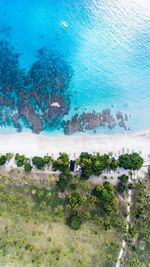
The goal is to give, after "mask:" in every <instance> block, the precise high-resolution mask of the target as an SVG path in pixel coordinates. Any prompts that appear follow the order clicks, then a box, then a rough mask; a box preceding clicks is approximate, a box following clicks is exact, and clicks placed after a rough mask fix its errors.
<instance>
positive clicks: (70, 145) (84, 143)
mask: <svg viewBox="0 0 150 267" xmlns="http://www.w3.org/2000/svg"><path fill="white" fill-rule="evenodd" d="M123 148H124V149H125V152H127V151H128V149H129V151H130V152H132V150H134V151H137V152H140V151H142V155H143V156H145V155H148V154H150V130H149V131H145V132H137V133H125V134H113V135H88V134H83V133H81V134H80V135H78V136H64V135H57V136H47V135H41V134H40V135H36V134H33V133H14V134H0V153H6V152H13V153H16V152H18V153H22V154H25V155H27V156H30V157H31V156H34V155H41V156H43V155H45V154H46V153H48V154H50V155H51V154H53V156H54V157H57V156H58V154H59V152H67V153H68V154H70V157H74V153H75V155H76V156H78V155H79V154H80V153H81V152H86V151H87V152H90V153H93V152H100V153H105V152H110V151H113V152H114V153H116V154H118V153H119V152H120V153H121V152H122V149H123Z"/></svg>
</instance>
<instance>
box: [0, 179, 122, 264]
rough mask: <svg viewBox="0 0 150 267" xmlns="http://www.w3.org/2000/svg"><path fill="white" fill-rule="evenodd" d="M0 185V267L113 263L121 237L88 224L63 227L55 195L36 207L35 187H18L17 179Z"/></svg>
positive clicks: (93, 223)
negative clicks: (49, 201)
mask: <svg viewBox="0 0 150 267" xmlns="http://www.w3.org/2000/svg"><path fill="white" fill-rule="evenodd" d="M0 182H1V183H0V266H1V267H4V266H5V267H6V266H7V267H31V266H34V267H36V266H39V267H60V266H61V267H93V266H94V267H101V266H113V265H114V263H115V261H116V258H117V255H118V252H119V245H120V242H121V238H122V237H121V234H119V233H117V231H115V230H108V231H105V230H104V229H102V228H101V226H100V225H99V224H98V223H96V222H92V221H91V220H90V221H88V222H85V223H84V224H82V226H81V229H80V230H78V231H73V230H71V229H70V228H69V227H68V226H67V225H66V224H65V217H64V211H63V205H61V202H63V197H62V199H61V198H59V197H57V196H56V195H55V194H54V195H53V197H52V196H51V205H50V206H45V204H44V202H43V203H40V206H39V203H37V202H36V201H35V199H34V197H32V195H34V190H31V189H32V187H33V184H32V187H31V185H29V184H28V185H24V186H20V181H19V180H18V178H17V180H16V181H14V180H13V181H12V180H11V178H9V179H8V178H4V177H1V179H0ZM34 187H35V184H34ZM58 203H59V205H58Z"/></svg>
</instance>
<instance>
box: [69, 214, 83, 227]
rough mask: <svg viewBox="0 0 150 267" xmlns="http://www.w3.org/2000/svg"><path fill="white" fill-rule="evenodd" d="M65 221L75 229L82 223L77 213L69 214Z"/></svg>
mask: <svg viewBox="0 0 150 267" xmlns="http://www.w3.org/2000/svg"><path fill="white" fill-rule="evenodd" d="M66 222H67V224H68V226H69V227H70V228H72V229H73V230H75V231H77V230H79V229H80V226H81V224H82V220H81V218H80V217H79V216H78V215H77V214H73V215H71V216H70V217H69V218H67V220H66Z"/></svg>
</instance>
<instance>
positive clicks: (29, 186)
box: [0, 153, 150, 267]
mask: <svg viewBox="0 0 150 267" xmlns="http://www.w3.org/2000/svg"><path fill="white" fill-rule="evenodd" d="M12 157H13V155H12V154H10V153H7V154H6V155H1V156H0V165H1V166H3V165H5V164H7V162H8V161H9V160H10V159H12ZM15 162H16V165H17V167H19V168H20V167H21V168H23V169H24V171H25V172H24V173H26V175H27V177H28V178H27V177H25V176H23V179H22V178H19V176H17V177H16V178H15V176H13V178H12V177H11V172H10V175H9V177H5V176H1V178H0V181H1V183H0V222H1V226H0V229H1V230H0V253H1V254H0V255H1V258H2V260H1V262H2V264H3V265H2V266H5V263H7V262H8V260H9V261H10V262H11V265H10V266H13V267H17V266H18V267H19V266H20V265H19V264H20V261H21V262H22V266H23V264H24V266H40V267H42V266H43V265H42V264H43V262H44V264H45V266H75V267H76V266H79V267H80V266H91V267H92V266H113V264H114V263H115V262H116V259H117V253H118V249H119V246H118V243H117V242H118V240H117V234H116V233H118V236H120V240H121V239H122V237H123V235H124V233H125V217H126V193H127V192H128V189H129V188H130V189H131V190H132V191H133V195H134V202H133V206H132V221H131V224H130V226H129V233H128V235H127V237H126V238H127V241H128V249H127V251H126V258H125V259H124V262H125V266H142V260H143V257H145V259H144V260H145V264H148V261H149V258H148V257H149V256H148V251H149V248H150V246H149V232H148V229H149V226H150V222H149V220H148V215H149V210H148V200H149V198H148V189H147V187H145V184H144V183H143V182H139V181H138V182H137V183H131V182H130V183H129V176H130V175H131V173H132V171H135V170H139V169H140V168H141V167H142V165H143V159H142V157H141V156H140V155H139V154H137V153H132V154H124V155H121V156H120V157H119V158H118V159H115V158H113V157H112V156H111V155H109V154H104V155H100V154H96V155H92V154H89V153H81V155H80V157H79V158H78V159H77V160H76V164H78V165H79V166H80V168H81V170H80V172H76V173H75V172H74V173H72V172H71V171H70V160H69V157H68V155H67V154H66V153H60V155H59V157H58V158H57V160H54V159H53V158H52V157H50V156H49V155H46V156H44V157H39V156H35V157H33V158H32V159H29V158H27V157H26V156H25V155H19V154H16V155H15ZM33 168H35V169H38V170H40V171H41V173H42V171H43V170H44V169H45V168H50V169H52V170H53V171H54V172H56V173H57V175H56V176H53V174H51V175H49V179H47V180H46V181H45V182H42V184H41V183H40V180H37V181H36V182H33V179H32V172H31V171H32V169H33ZM117 168H121V169H122V170H123V169H127V170H129V174H128V175H127V174H126V175H125V174H123V175H118V182H117V184H115V185H112V184H111V183H110V182H108V181H107V177H106V176H105V177H103V181H102V182H101V184H98V185H93V184H91V183H90V182H89V181H88V178H89V177H90V176H91V175H92V174H95V175H97V176H99V175H100V174H102V173H103V171H104V170H116V169H117ZM126 173H127V172H126ZM33 174H34V172H33ZM30 175H31V177H30ZM8 219H9V221H10V223H8ZM21 224H22V225H21ZM56 224H59V226H58V229H57V230H56V233H57V231H58V232H59V228H61V229H63V230H62V232H59V235H61V236H63V231H65V233H67V235H68V234H69V235H71V236H72V237H73V235H74V236H75V237H76V238H79V235H78V232H79V233H80V231H81V232H82V231H83V232H84V230H85V232H84V235H85V234H86V233H87V232H88V231H89V229H90V231H91V229H92V231H95V232H94V233H95V234H94V235H98V236H99V238H100V236H101V235H102V233H103V235H105V237H106V236H107V232H109V233H110V235H112V233H113V235H114V236H115V235H116V239H115V237H114V236H113V239H111V240H113V242H112V241H111V242H109V241H108V242H103V248H101V250H102V253H100V252H99V251H98V250H97V249H98V248H99V245H98V239H97V238H96V237H95V236H94V237H93V241H92V245H93V246H95V250H94V251H93V248H92V247H90V250H92V251H93V252H92V253H91V252H90V251H88V253H89V256H87V255H86V258H82V259H80V260H79V261H78V257H76V256H75V255H74V251H75V249H74V250H73V251H72V252H71V254H69V253H70V252H69V250H67V253H66V254H65V252H64V251H63V249H64V248H61V249H60V248H56V247H55V246H56V245H55V244H54V243H53V244H51V227H53V226H54V225H55V226H56ZM16 225H18V229H19V231H18V232H17V228H16ZM40 225H42V228H41V227H40ZM52 225H53V226H52ZM23 226H24V227H25V229H24V228H23ZM26 227H27V228H28V227H29V228H31V229H32V230H30V231H29V232H30V236H29V237H27V233H26ZM45 227H46V229H49V227H50V229H49V230H47V231H46V233H45V232H44V230H43V229H45ZM33 229H34V230H33ZM39 229H40V230H39ZM94 229H96V230H94ZM72 230H74V231H72ZM14 231H16V233H15V232H14ZM70 231H71V232H70ZM71 233H72V234H71ZM73 233H74V234H73ZM31 236H32V238H31ZM4 237H6V238H4ZM59 238H60V236H59ZM59 238H58V239H59ZM89 238H90V236H89ZM95 238H96V239H95ZM94 239H95V240H97V241H94ZM105 239H106V238H105ZM106 240H107V239H106ZM115 240H116V242H115ZM37 242H42V243H41V244H38V245H37ZM43 242H44V243H43ZM61 242H62V241H61ZM63 242H64V237H63ZM70 242H71V239H70ZM90 242H91V240H90V239H89V240H88V246H89V243H90ZM93 242H96V243H95V244H93ZM141 242H142V244H143V246H144V254H143V255H144V256H142V253H141V250H142V249H140V246H141ZM58 243H59V241H58ZM81 243H82V240H81ZM42 244H44V245H42ZM82 245H83V244H82ZM64 246H67V244H64ZM70 246H72V243H70ZM53 247H55V249H54V248H53ZM58 247H59V246H58ZM75 247H76V246H75ZM68 249H69V248H68ZM81 249H82V246H81V247H80V250H81ZM99 249H100V248H99ZM76 252H77V251H76ZM78 253H79V252H78ZM98 253H99V254H100V255H101V256H100V255H98ZM24 254H25V255H26V259H27V260H24V261H22V260H23V259H22V258H23V255H24ZM83 254H84V252H83ZM64 255H67V257H73V258H74V257H76V259H75V258H74V260H73V258H70V260H69V261H66V259H64V257H65V256H64ZM68 255H71V256H68ZM93 257H96V260H93ZM73 264H74V265H73ZM100 264H101V265H100ZM143 266H148V265H143Z"/></svg>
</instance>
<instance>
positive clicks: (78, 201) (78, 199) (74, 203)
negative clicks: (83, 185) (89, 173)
mask: <svg viewBox="0 0 150 267" xmlns="http://www.w3.org/2000/svg"><path fill="white" fill-rule="evenodd" d="M68 202H69V204H70V206H71V209H72V210H77V209H78V208H80V207H81V206H82V204H83V202H84V197H83V196H81V194H80V193H78V192H73V193H72V194H70V195H69V196H68Z"/></svg>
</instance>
